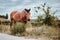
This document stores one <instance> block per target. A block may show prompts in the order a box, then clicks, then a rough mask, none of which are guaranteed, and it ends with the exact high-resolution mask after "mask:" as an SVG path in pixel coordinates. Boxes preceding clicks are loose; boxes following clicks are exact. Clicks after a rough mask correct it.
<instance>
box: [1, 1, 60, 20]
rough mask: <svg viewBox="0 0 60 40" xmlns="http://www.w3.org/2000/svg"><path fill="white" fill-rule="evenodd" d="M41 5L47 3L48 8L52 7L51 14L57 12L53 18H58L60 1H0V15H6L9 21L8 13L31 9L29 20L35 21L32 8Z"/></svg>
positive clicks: (59, 15)
mask: <svg viewBox="0 0 60 40" xmlns="http://www.w3.org/2000/svg"><path fill="white" fill-rule="evenodd" d="M43 3H47V5H48V6H50V7H52V9H51V12H54V11H55V10H57V12H56V14H55V16H57V17H58V18H59V17H60V14H59V13H60V0H0V15H6V13H8V15H9V19H10V13H11V12H12V11H13V10H18V11H22V10H23V9H24V8H31V11H30V12H31V17H30V18H31V19H35V18H36V17H35V15H34V9H33V8H34V7H36V6H39V5H40V4H43ZM40 14H41V15H42V14H43V12H42V11H40ZM40 14H38V15H40ZM36 15H37V14H36ZM59 19H60V18H59Z"/></svg>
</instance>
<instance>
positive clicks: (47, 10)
mask: <svg viewBox="0 0 60 40" xmlns="http://www.w3.org/2000/svg"><path fill="white" fill-rule="evenodd" d="M41 6H42V8H41V7H40V6H38V7H34V8H35V9H37V10H35V12H36V13H38V12H40V11H39V10H40V9H42V11H43V12H44V14H45V18H44V20H43V23H44V24H48V25H52V24H53V22H54V20H55V18H56V17H55V16H54V15H55V13H56V12H57V11H55V12H53V13H52V14H53V15H51V11H50V9H51V7H49V6H46V3H44V4H43V5H42V4H41ZM45 7H47V8H45ZM42 19H43V17H42V16H40V15H39V16H38V19H37V20H38V22H40V21H41V20H42Z"/></svg>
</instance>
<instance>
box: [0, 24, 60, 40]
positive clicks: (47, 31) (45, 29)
mask: <svg viewBox="0 0 60 40" xmlns="http://www.w3.org/2000/svg"><path fill="white" fill-rule="evenodd" d="M19 25H20V24H19ZM25 26H26V29H25V30H26V31H25V32H23V33H22V34H20V33H17V34H16V35H15V36H19V37H22V36H23V37H26V38H34V39H46V40H47V39H48V40H59V39H60V28H58V27H52V26H47V25H42V26H39V27H35V26H32V25H31V24H30V23H29V25H28V24H26V25H25ZM0 33H5V34H9V35H10V33H11V32H10V25H0Z"/></svg>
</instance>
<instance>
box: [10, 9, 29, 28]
mask: <svg viewBox="0 0 60 40" xmlns="http://www.w3.org/2000/svg"><path fill="white" fill-rule="evenodd" d="M27 21H30V9H24V10H23V11H22V12H19V11H13V12H11V14H10V27H11V26H12V23H14V24H15V23H16V22H22V23H27Z"/></svg>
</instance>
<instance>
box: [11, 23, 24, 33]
mask: <svg viewBox="0 0 60 40" xmlns="http://www.w3.org/2000/svg"><path fill="white" fill-rule="evenodd" d="M10 31H11V33H12V34H17V33H23V32H24V31H25V27H24V24H23V23H20V22H17V23H16V24H15V25H13V26H12V28H11V29H10Z"/></svg>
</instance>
